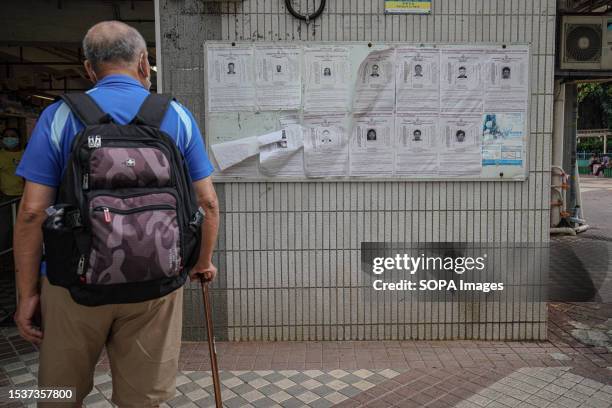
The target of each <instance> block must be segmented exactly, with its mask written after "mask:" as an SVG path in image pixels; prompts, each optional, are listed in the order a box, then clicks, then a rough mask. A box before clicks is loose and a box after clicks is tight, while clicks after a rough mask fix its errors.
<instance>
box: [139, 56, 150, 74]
mask: <svg viewBox="0 0 612 408" xmlns="http://www.w3.org/2000/svg"><path fill="white" fill-rule="evenodd" d="M138 68H139V69H140V73H141V74H142V75H143V76H144V77H145V78H149V77H150V76H151V65H150V64H149V57H148V55H147V53H146V51H145V52H143V53H142V54H141V55H140V61H139V62H138Z"/></svg>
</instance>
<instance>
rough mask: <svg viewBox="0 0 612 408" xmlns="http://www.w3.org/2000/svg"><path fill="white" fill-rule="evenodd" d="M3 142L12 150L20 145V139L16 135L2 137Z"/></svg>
mask: <svg viewBox="0 0 612 408" xmlns="http://www.w3.org/2000/svg"><path fill="white" fill-rule="evenodd" d="M2 144H3V145H4V147H6V148H7V149H9V150H12V149H14V148H16V147H17V146H19V139H18V138H16V137H15V136H6V137H4V138H2Z"/></svg>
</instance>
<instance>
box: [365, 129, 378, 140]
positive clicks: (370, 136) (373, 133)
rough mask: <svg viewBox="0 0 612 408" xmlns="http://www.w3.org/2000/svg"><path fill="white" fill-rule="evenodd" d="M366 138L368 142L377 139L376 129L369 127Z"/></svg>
mask: <svg viewBox="0 0 612 408" xmlns="http://www.w3.org/2000/svg"><path fill="white" fill-rule="evenodd" d="M366 140H367V141H368V142H372V141H375V140H376V130H375V129H368V133H367V135H366Z"/></svg>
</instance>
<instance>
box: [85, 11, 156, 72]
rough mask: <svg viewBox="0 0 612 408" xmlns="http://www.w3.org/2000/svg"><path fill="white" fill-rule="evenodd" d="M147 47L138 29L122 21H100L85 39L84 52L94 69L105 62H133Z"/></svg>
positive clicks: (121, 63)
mask: <svg viewBox="0 0 612 408" xmlns="http://www.w3.org/2000/svg"><path fill="white" fill-rule="evenodd" d="M146 49H147V43H146V42H145V40H144V38H143V37H142V35H141V34H140V33H139V32H138V30H136V29H135V28H133V27H130V26H129V25H127V24H125V23H122V22H120V21H104V22H102V23H98V24H96V25H94V26H93V27H92V28H90V29H89V31H88V32H87V35H85V38H84V39H83V54H85V58H86V59H87V60H89V62H90V63H91V65H92V66H93V69H94V70H97V69H99V68H100V66H101V65H103V64H117V65H129V64H132V63H134V62H136V61H137V60H138V58H139V57H140V53H142V52H144V51H146Z"/></svg>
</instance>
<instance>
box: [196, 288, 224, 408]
mask: <svg viewBox="0 0 612 408" xmlns="http://www.w3.org/2000/svg"><path fill="white" fill-rule="evenodd" d="M200 284H201V286H202V298H203V299H204V316H205V318H206V332H207V337H208V352H209V353H210V369H211V371H212V377H213V387H214V388H215V405H216V407H217V408H223V402H222V401H221V381H219V366H217V349H216V347H215V333H214V330H215V329H214V327H213V321H212V309H211V307H210V297H209V296H208V282H206V281H205V280H204V279H200Z"/></svg>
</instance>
